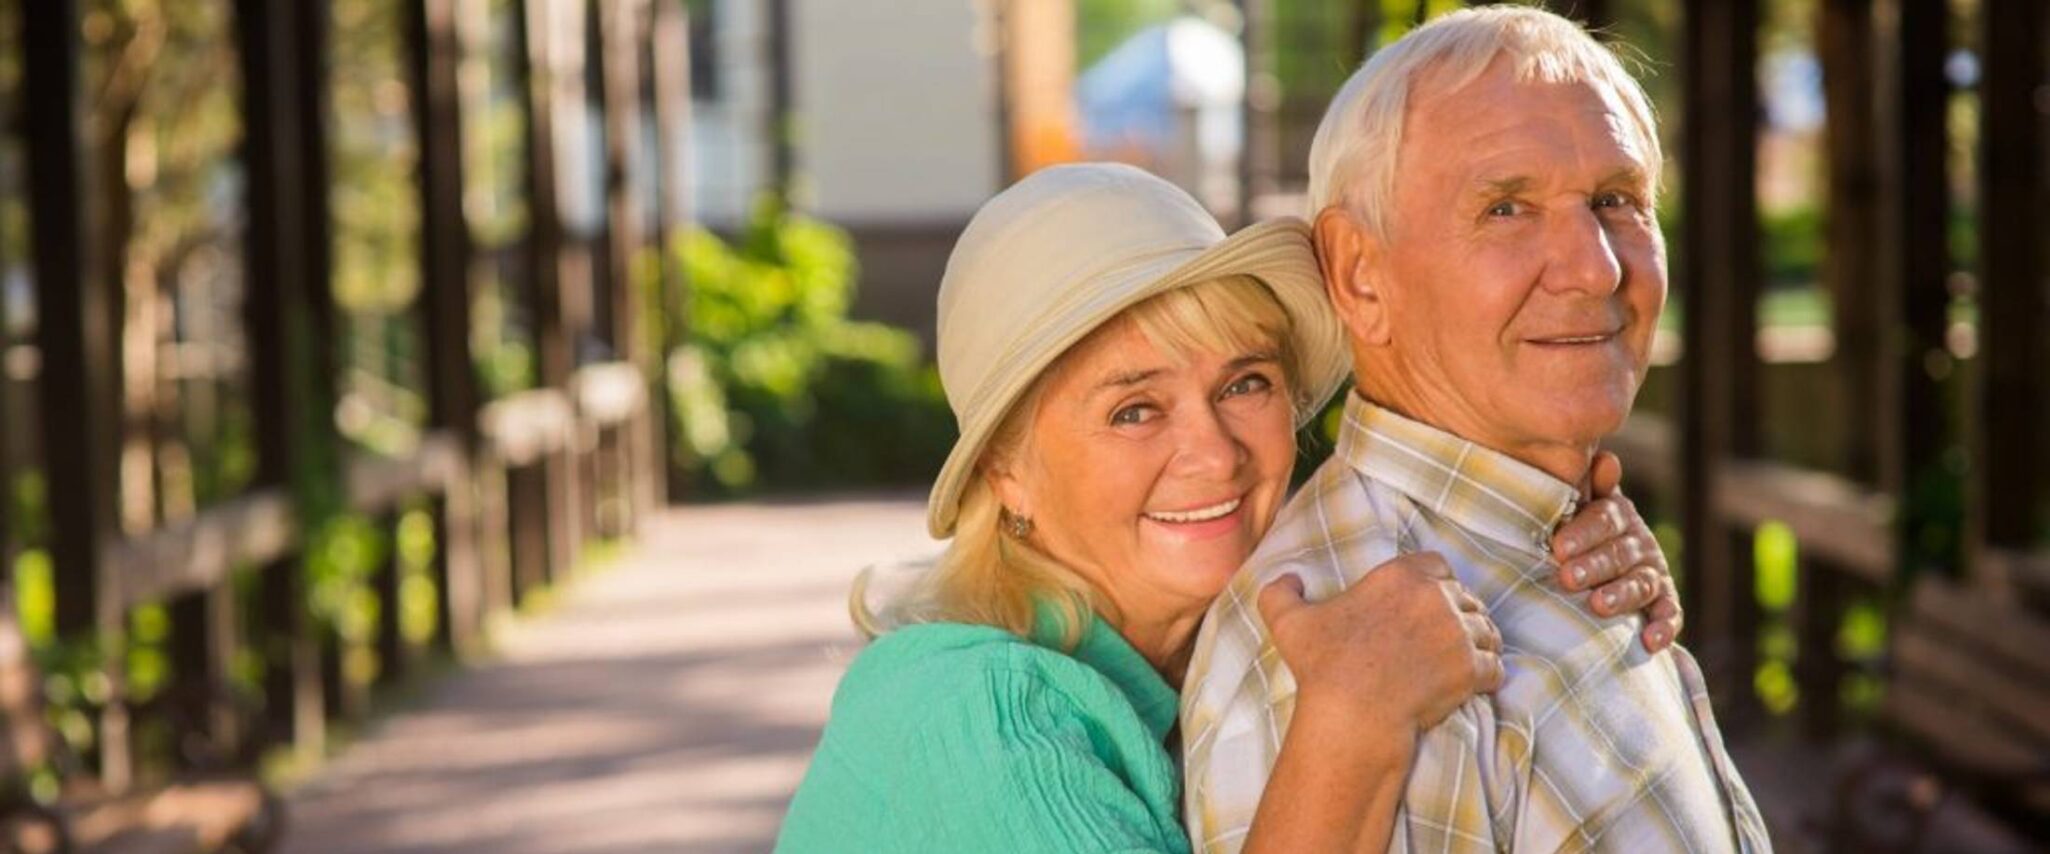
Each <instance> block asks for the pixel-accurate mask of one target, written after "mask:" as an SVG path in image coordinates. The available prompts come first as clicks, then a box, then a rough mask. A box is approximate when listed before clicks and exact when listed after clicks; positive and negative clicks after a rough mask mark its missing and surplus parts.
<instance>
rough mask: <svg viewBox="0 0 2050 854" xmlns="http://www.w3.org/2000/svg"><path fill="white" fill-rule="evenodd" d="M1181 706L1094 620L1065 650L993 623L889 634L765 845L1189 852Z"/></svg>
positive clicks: (840, 697)
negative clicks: (1179, 760)
mask: <svg viewBox="0 0 2050 854" xmlns="http://www.w3.org/2000/svg"><path fill="white" fill-rule="evenodd" d="M1052 628H1053V626H1051V625H1050V624H1049V622H1048V621H1045V620H1043V621H1042V625H1041V627H1040V630H1039V631H1037V632H1035V633H1034V634H1035V635H1036V636H1037V637H1040V638H1051V637H1055V636H1057V634H1056V633H1055V632H1053V631H1051V629H1052ZM1177 706H1178V698H1177V697H1176V695H1175V691H1174V689H1173V688H1170V687H1168V685H1167V683H1166V682H1165V681H1164V680H1162V679H1161V678H1160V674H1159V673H1157V672H1156V671H1154V669H1153V667H1152V665H1150V664H1148V663H1147V662H1146V659H1145V658H1143V657H1141V656H1140V655H1139V653H1138V651H1137V650H1134V649H1133V648H1132V646H1131V645H1130V644H1128V643H1126V642H1125V639H1124V638H1123V637H1122V636H1120V635H1119V634H1118V633H1117V631H1116V630H1114V629H1112V628H1111V627H1110V626H1108V625H1106V624H1105V623H1104V622H1103V621H1101V620H1094V619H1093V620H1092V621H1091V625H1090V626H1089V629H1088V631H1087V632H1085V633H1084V634H1083V637H1082V642H1081V644H1080V645H1079V646H1078V647H1077V648H1076V650H1075V653H1074V654H1073V655H1068V654H1065V653H1062V652H1060V651H1059V649H1058V648H1057V647H1056V646H1055V645H1053V644H1052V643H1045V644H1042V643H1036V642H1034V641H1032V640H1027V639H1025V638H1021V637H1019V636H1017V635H1014V634H1011V633H1010V632H1006V631H1003V630H1002V629H996V628H991V627H988V626H976V625H966V624H961V623H933V624H926V625H915V626H908V627H905V628H902V629H898V630H896V631H893V632H890V633H888V634H886V635H884V636H882V637H881V638H878V639H877V640H876V641H875V642H874V643H871V644H869V646H868V648H867V649H865V650H863V651H862V653H861V654H860V655H859V656H856V657H855V659H854V663H853V665H852V666H850V667H849V668H848V670H847V675H846V676H845V677H843V678H842V679H841V680H840V688H839V690H838V691H837V692H836V693H835V694H834V696H833V714H832V719H831V720H830V721H828V722H827V724H826V731H825V735H824V736H823V737H822V738H821V739H820V741H819V746H818V751H817V752H816V753H814V754H813V756H812V761H811V768H810V770H809V771H807V772H806V774H805V777H804V782H803V783H802V784H801V785H799V786H798V789H797V795H796V797H795V798H794V799H793V800H792V801H791V804H790V812H789V814H788V815H787V816H785V817H784V820H783V829H782V835H781V838H779V839H778V840H777V842H776V850H777V851H790V852H808V851H893V852H894V851H950V852H951V851H1007V852H1008V851H1018V852H1027V851H1045V852H1074V851H1089V852H1107V851H1151V852H1184V851H1188V850H1189V841H1188V836H1187V835H1186V832H1185V831H1184V830H1183V829H1182V824H1181V817H1180V799H1181V771H1180V769H1179V768H1178V767H1176V763H1175V759H1174V757H1173V756H1171V755H1170V754H1169V753H1168V751H1167V748H1166V747H1165V742H1166V739H1167V736H1168V732H1169V730H1170V729H1171V728H1172V727H1173V726H1174V722H1175V715H1176V710H1177Z"/></svg>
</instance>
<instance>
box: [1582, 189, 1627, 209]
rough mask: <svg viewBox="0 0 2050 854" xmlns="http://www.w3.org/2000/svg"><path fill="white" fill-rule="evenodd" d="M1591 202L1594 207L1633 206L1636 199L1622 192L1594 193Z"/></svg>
mask: <svg viewBox="0 0 2050 854" xmlns="http://www.w3.org/2000/svg"><path fill="white" fill-rule="evenodd" d="M1592 204H1593V206H1594V207H1595V208H1596V209H1603V208H1635V207H1637V200H1636V199H1632V198H1630V197H1629V196H1628V195H1625V194H1623V193H1615V192H1609V193H1596V194H1595V197H1594V199H1593V200H1592Z"/></svg>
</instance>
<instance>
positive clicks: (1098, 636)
mask: <svg viewBox="0 0 2050 854" xmlns="http://www.w3.org/2000/svg"><path fill="white" fill-rule="evenodd" d="M1088 613H1089V626H1088V628H1086V629H1084V630H1083V632H1082V640H1081V642H1080V643H1077V644H1076V645H1075V649H1074V650H1073V652H1071V653H1070V654H1071V655H1073V656H1074V657H1075V658H1076V660H1078V661H1081V662H1082V663H1083V664H1086V665H1089V666H1090V667H1091V668H1093V669H1094V670H1096V672H1098V673H1101V674H1103V675H1104V677H1105V678H1107V679H1109V680H1110V681H1111V684H1113V685H1116V686H1117V688H1118V691H1119V692H1121V693H1123V694H1124V695H1125V699H1126V700H1128V701H1130V702H1131V704H1132V708H1133V709H1135V710H1137V711H1138V713H1139V720H1140V721H1141V722H1143V723H1144V724H1145V725H1146V728H1147V729H1148V730H1149V731H1151V732H1152V733H1153V738H1154V740H1155V741H1162V742H1165V741H1166V740H1167V734H1168V731H1169V730H1171V729H1173V728H1174V724H1175V718H1176V716H1177V715H1179V714H1180V712H1181V696H1180V695H1179V694H1177V693H1176V692H1175V689H1173V688H1171V687H1168V684H1167V680H1165V679H1162V678H1160V671H1158V670H1154V669H1153V663H1152V662H1149V661H1147V660H1146V657H1145V656H1143V655H1140V654H1139V651H1138V650H1137V649H1133V648H1132V644H1131V642H1130V641H1127V640H1125V636H1124V635H1121V634H1118V631H1117V629H1114V628H1112V627H1111V625H1110V624H1109V623H1106V622H1104V621H1103V618H1101V617H1098V616H1097V615H1096V614H1095V613H1094V612H1088ZM1035 623H1036V625H1035V626H1034V629H1033V632H1032V635H1033V641H1034V642H1036V643H1038V644H1040V645H1042V646H1045V647H1048V648H1051V649H1060V648H1061V645H1060V642H1061V637H1062V635H1063V634H1064V632H1063V627H1064V626H1065V625H1066V624H1065V622H1064V621H1063V618H1062V616H1061V614H1060V612H1059V609H1057V608H1054V607H1051V606H1049V605H1048V604H1046V603H1044V602H1042V603H1040V604H1039V607H1038V608H1037V617H1036V620H1035Z"/></svg>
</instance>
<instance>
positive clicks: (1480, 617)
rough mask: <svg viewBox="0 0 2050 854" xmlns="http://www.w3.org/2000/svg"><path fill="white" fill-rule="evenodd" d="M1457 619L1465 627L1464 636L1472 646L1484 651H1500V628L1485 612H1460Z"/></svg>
mask: <svg viewBox="0 0 2050 854" xmlns="http://www.w3.org/2000/svg"><path fill="white" fill-rule="evenodd" d="M1459 621H1460V623H1461V624H1463V625H1465V627H1466V637H1467V639H1468V640H1470V641H1472V642H1473V645H1474V648H1475V649H1479V650H1483V651H1486V652H1496V653H1499V652H1501V651H1502V630H1501V629H1498V628H1496V627H1495V621H1494V620H1490V619H1488V615H1486V614H1461V615H1459Z"/></svg>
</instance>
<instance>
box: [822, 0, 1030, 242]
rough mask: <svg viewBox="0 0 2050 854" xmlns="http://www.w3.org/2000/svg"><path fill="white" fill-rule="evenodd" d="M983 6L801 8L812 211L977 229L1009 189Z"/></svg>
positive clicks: (926, 2) (890, 1) (922, 3)
mask: <svg viewBox="0 0 2050 854" xmlns="http://www.w3.org/2000/svg"><path fill="white" fill-rule="evenodd" d="M984 5H985V4H984V3H982V2H978V0H791V30H792V31H791V55H792V58H793V62H795V64H796V66H797V68H796V78H795V81H794V86H793V97H794V98H795V100H796V102H797V110H798V112H799V117H798V134H797V152H796V154H797V160H798V164H797V169H798V174H799V176H800V178H801V180H803V181H804V184H803V186H802V187H801V188H800V190H801V193H802V195H801V196H800V199H801V201H802V202H803V203H805V205H806V207H808V208H809V209H810V210H812V211H814V212H815V213H817V214H819V215H820V216H822V217H824V218H826V219H828V220H833V221H839V222H847V223H921V224H923V223H937V222H948V221H952V222H965V221H966V220H967V218H968V216H969V215H970V214H972V213H974V211H975V208H976V207H978V206H979V205H981V204H982V202H983V201H984V200H985V199H987V198H989V196H990V195H991V194H992V193H995V192H996V191H997V189H998V188H999V187H998V184H999V182H1000V181H1001V174H1002V172H1001V165H1002V164H1001V163H1000V152H999V150H998V140H997V127H996V122H997V103H996V85H995V83H996V81H995V67H994V58H993V57H992V56H991V55H990V54H989V53H988V51H987V49H986V47H985V46H984V44H985V43H987V42H988V41H989V39H990V36H989V35H985V30H986V29H987V28H988V26H989V25H988V24H987V23H986V22H985V21H984V14H985V13H984V12H983V11H982V7H983V6H984Z"/></svg>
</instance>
